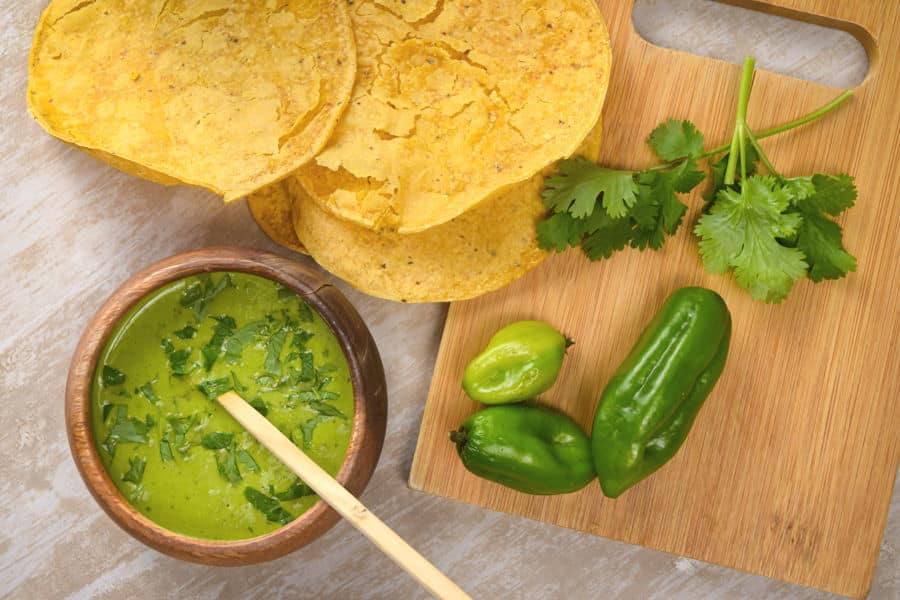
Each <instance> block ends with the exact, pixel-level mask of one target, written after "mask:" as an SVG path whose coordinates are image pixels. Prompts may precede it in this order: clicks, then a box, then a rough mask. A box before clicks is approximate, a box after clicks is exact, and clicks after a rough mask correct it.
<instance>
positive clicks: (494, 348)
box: [462, 321, 572, 404]
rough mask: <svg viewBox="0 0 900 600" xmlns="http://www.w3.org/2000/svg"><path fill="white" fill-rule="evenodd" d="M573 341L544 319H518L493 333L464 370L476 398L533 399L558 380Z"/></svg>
mask: <svg viewBox="0 0 900 600" xmlns="http://www.w3.org/2000/svg"><path fill="white" fill-rule="evenodd" d="M571 344H572V342H571V341H570V340H567V339H566V336H564V335H563V334H561V333H560V332H558V331H557V330H556V329H554V328H553V326H552V325H550V324H548V323H544V322H543V321H519V322H517V323H513V324H511V325H507V326H506V327H504V328H503V329H501V330H500V331H498V332H497V333H495V334H494V337H492V338H491V340H490V342H488V345H487V347H486V348H485V349H484V350H483V351H482V352H481V354H479V355H478V356H476V357H475V358H474V359H472V362H470V363H469V365H468V366H467V367H466V370H465V372H464V373H463V380H462V386H463V389H464V390H465V392H466V393H467V394H468V395H469V397H471V398H472V399H473V400H477V401H478V402H482V403H484V404H506V403H509V402H520V401H522V400H528V399H531V398H534V397H535V396H537V395H538V394H540V393H542V392H545V391H547V390H548V389H550V387H551V386H552V385H553V384H554V383H555V382H556V377H557V375H559V369H560V367H561V366H562V362H563V358H564V357H565V355H566V348H567V347H568V346H569V345H571Z"/></svg>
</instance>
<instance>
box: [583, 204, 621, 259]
mask: <svg viewBox="0 0 900 600" xmlns="http://www.w3.org/2000/svg"><path fill="white" fill-rule="evenodd" d="M597 213H598V214H599V215H601V217H600V218H598V219H597V221H596V223H595V228H594V230H593V231H592V232H591V233H590V234H588V235H587V236H585V238H584V239H583V240H582V242H581V249H582V250H584V253H585V254H586V255H587V257H588V258H590V259H591V260H600V259H601V258H609V257H610V256H612V255H613V253H614V252H615V251H617V250H622V249H623V248H625V247H626V246H627V245H628V243H629V242H630V241H631V239H632V237H633V236H634V230H633V227H632V222H631V219H612V218H610V217H609V215H607V214H606V212H605V211H597Z"/></svg>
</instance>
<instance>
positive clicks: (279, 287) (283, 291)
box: [275, 281, 297, 302]
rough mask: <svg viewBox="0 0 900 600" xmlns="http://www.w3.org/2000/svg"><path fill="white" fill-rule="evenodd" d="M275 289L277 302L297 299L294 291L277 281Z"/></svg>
mask: <svg viewBox="0 0 900 600" xmlns="http://www.w3.org/2000/svg"><path fill="white" fill-rule="evenodd" d="M275 289H276V291H277V295H278V300H279V301H281V302H284V301H286V300H290V299H291V298H296V297H297V293H296V292H295V291H294V290H292V289H291V288H289V287H288V286H286V285H284V284H282V283H278V282H277V281H276V282H275Z"/></svg>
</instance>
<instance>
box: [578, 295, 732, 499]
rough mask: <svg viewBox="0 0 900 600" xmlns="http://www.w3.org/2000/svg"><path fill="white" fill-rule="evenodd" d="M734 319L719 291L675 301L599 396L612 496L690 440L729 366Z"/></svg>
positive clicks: (597, 461)
mask: <svg viewBox="0 0 900 600" xmlns="http://www.w3.org/2000/svg"><path fill="white" fill-rule="evenodd" d="M730 338H731V315H730V314H729V312H728V307H727V306H725V302H724V300H722V298H721V297H720V296H719V295H718V294H716V293H715V292H713V291H711V290H707V289H703V288H696V287H689V288H682V289H680V290H677V291H675V292H674V293H673V294H672V295H671V296H669V298H668V300H666V303H665V304H664V305H663V307H662V309H660V311H659V313H658V314H657V315H656V317H655V318H654V319H653V321H651V322H650V324H649V325H648V326H647V328H646V329H645V330H644V332H643V334H641V337H640V339H638V342H637V344H636V345H635V346H634V348H633V349H632V350H631V353H630V354H629V355H628V357H627V358H626V359H625V362H623V363H622V365H621V366H620V367H619V370H618V371H617V372H616V374H615V375H613V378H612V379H611V380H610V382H609V384H607V386H606V389H604V390H603V394H602V395H601V396H600V401H599V403H598V406H597V412H596V414H595V415H594V429H593V433H592V446H593V455H594V466H595V467H596V469H597V475H598V476H599V477H600V486H601V487H602V488H603V493H604V494H605V495H607V496H609V497H611V498H615V497H617V496H619V494H621V493H622V492H624V491H625V490H627V489H628V488H629V487H631V486H633V485H634V484H635V483H637V482H639V481H640V480H642V479H644V478H645V477H647V476H648V475H650V474H651V473H653V472H654V471H656V470H657V469H659V468H660V467H661V466H663V464H665V463H666V462H667V461H668V460H669V459H671V458H672V457H673V456H674V455H675V453H676V452H677V451H678V449H679V448H680V447H681V444H682V443H683V442H684V439H685V437H686V436H687V434H688V431H689V430H690V428H691V425H692V424H693V423H694V418H695V417H696V416H697V412H698V411H699V410H700V407H701V406H702V404H703V401H704V400H705V399H706V397H707V395H708V394H709V392H710V390H712V387H713V385H715V383H716V380H717V379H718V378H719V375H721V373H722V369H724V367H725V358H726V356H727V355H728V342H729V339H730Z"/></svg>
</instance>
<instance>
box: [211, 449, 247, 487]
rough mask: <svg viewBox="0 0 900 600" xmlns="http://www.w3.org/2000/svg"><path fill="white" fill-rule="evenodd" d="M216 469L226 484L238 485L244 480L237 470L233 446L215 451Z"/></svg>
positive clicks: (235, 453)
mask: <svg viewBox="0 0 900 600" xmlns="http://www.w3.org/2000/svg"><path fill="white" fill-rule="evenodd" d="M216 469H218V471H219V475H221V476H222V477H223V478H224V479H225V480H226V481H227V482H228V483H238V482H239V481H242V480H243V479H244V478H243V477H241V471H240V469H238V464H237V452H236V451H235V447H234V444H232V445H231V446H230V447H229V448H227V449H224V450H216Z"/></svg>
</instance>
